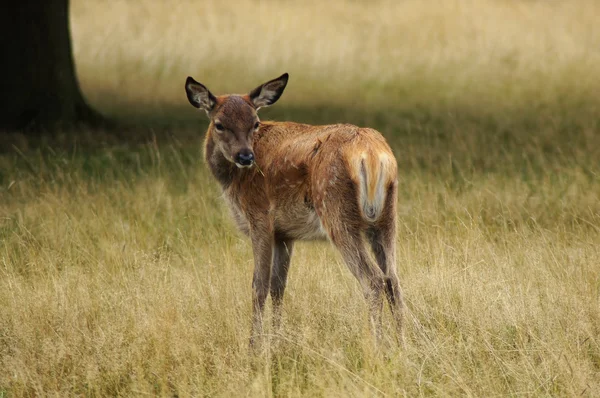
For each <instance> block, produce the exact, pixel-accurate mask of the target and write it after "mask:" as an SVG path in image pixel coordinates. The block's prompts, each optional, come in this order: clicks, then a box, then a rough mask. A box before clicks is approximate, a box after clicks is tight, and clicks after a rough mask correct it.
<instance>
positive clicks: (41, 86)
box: [0, 0, 103, 130]
mask: <svg viewBox="0 0 600 398" xmlns="http://www.w3.org/2000/svg"><path fill="white" fill-rule="evenodd" d="M0 51H1V54H2V61H1V62H0V79H1V83H0V87H1V89H0V130H13V129H19V130H21V129H40V128H42V129H47V128H50V129H52V128H55V127H58V126H70V125H74V124H78V123H91V124H97V123H100V122H101V121H102V120H103V118H102V117H101V116H100V115H99V114H98V113H96V112H95V111H94V110H92V109H91V108H90V107H89V106H88V104H87V103H86V102H85V100H84V98H83V95H82V93H81V90H80V88H79V85H78V83H77V78H76V76H75V64H74V61H73V54H72V51H71V35H70V25H69V1H68V0H7V1H5V2H4V4H3V5H2V11H1V12H0Z"/></svg>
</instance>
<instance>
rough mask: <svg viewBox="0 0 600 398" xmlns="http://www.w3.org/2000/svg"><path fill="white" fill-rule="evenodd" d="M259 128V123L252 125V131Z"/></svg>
mask: <svg viewBox="0 0 600 398" xmlns="http://www.w3.org/2000/svg"><path fill="white" fill-rule="evenodd" d="M259 126H260V122H256V123H254V130H256V129H258V127H259Z"/></svg>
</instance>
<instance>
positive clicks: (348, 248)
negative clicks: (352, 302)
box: [330, 226, 384, 343]
mask: <svg viewBox="0 0 600 398" xmlns="http://www.w3.org/2000/svg"><path fill="white" fill-rule="evenodd" d="M330 237H331V238H332V241H333V244H334V245H335V246H336V247H337V249H338V250H339V251H340V253H341V254H342V257H343V258H344V262H345V263H346V265H347V266H348V268H349V269H350V271H351V272H352V274H353V275H354V276H355V277H356V279H358V282H359V283H360V285H361V287H362V290H363V294H364V296H365V299H366V300H367V305H368V307H369V315H370V319H371V327H372V329H373V332H374V334H375V339H376V341H377V343H380V341H381V337H382V333H381V311H382V306H383V301H382V300H383V289H384V274H383V272H382V271H381V269H379V267H377V266H376V265H375V264H373V262H372V260H371V258H370V257H369V255H368V252H367V250H366V247H365V244H364V241H363V239H362V236H361V233H360V231H359V230H356V231H348V229H347V226H346V227H342V228H340V229H337V230H336V231H333V233H330Z"/></svg>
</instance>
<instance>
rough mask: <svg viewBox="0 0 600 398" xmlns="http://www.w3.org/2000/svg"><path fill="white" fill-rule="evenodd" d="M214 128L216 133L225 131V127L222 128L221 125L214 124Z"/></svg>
mask: <svg viewBox="0 0 600 398" xmlns="http://www.w3.org/2000/svg"><path fill="white" fill-rule="evenodd" d="M215 128H216V129H217V130H218V131H223V130H225V127H223V125H222V124H221V123H215Z"/></svg>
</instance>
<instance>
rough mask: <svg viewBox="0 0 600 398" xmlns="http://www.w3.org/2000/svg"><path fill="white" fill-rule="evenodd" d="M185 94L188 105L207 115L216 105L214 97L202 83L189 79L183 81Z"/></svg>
mask: <svg viewBox="0 0 600 398" xmlns="http://www.w3.org/2000/svg"><path fill="white" fill-rule="evenodd" d="M185 92H186V94H187V97H188V100H189V101H190V104H192V105H193V106H195V107H196V108H198V109H203V110H205V111H206V113H209V112H210V111H211V110H212V109H213V108H214V106H215V104H216V103H217V99H216V98H215V96H214V95H212V93H211V92H210V91H209V90H208V89H207V88H206V86H204V85H203V84H202V83H198V82H197V81H195V80H194V79H193V78H191V77H189V76H188V78H187V80H186V81H185Z"/></svg>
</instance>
